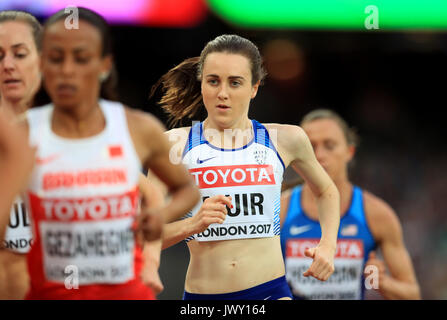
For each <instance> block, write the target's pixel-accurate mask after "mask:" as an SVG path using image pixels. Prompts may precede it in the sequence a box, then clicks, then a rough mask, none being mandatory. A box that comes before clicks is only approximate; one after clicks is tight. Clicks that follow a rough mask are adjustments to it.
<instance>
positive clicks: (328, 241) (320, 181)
mask: <svg viewBox="0 0 447 320" xmlns="http://www.w3.org/2000/svg"><path fill="white" fill-rule="evenodd" d="M277 128H278V146H279V149H280V150H282V151H283V154H284V158H285V164H286V165H288V164H291V165H292V167H293V168H294V169H295V171H296V172H297V173H298V174H299V175H300V176H301V177H302V178H303V179H304V180H305V181H306V183H307V184H308V185H309V186H310V189H311V190H312V192H313V194H314V196H315V198H316V201H317V207H318V213H319V220H320V225H321V232H322V235H321V239H320V243H319V245H318V246H317V247H316V248H314V249H310V250H306V252H307V253H306V255H307V256H308V257H311V258H313V259H314V261H313V263H312V265H311V266H310V268H309V270H307V271H306V272H305V273H304V276H309V275H311V276H313V277H315V278H317V279H319V280H322V281H325V280H327V279H328V278H329V276H330V275H331V274H332V273H333V272H334V255H335V249H336V244H337V234H338V227H339V224H340V195H339V192H338V190H337V187H336V186H335V184H334V182H333V181H332V180H331V179H330V177H329V175H328V174H327V173H326V171H324V169H323V168H322V167H321V165H320V163H319V162H318V161H317V159H316V157H315V154H314V152H313V149H312V145H311V143H310V141H309V138H308V137H307V135H306V133H305V132H304V130H303V129H301V128H300V127H298V126H291V125H280V126H278V127H277Z"/></svg>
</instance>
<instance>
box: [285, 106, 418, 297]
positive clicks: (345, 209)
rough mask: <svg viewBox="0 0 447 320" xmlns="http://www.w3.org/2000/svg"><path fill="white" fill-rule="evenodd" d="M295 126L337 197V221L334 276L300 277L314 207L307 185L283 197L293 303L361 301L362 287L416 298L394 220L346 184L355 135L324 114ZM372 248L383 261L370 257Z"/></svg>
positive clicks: (314, 224) (314, 223)
mask: <svg viewBox="0 0 447 320" xmlns="http://www.w3.org/2000/svg"><path fill="white" fill-rule="evenodd" d="M301 127H302V128H303V129H304V131H305V132H306V134H307V135H308V137H309V139H310V141H311V143H312V146H313V148H314V151H315V155H316V156H317V159H318V161H319V162H320V164H321V165H322V167H323V168H324V169H325V170H326V171H327V173H328V174H329V176H330V177H331V178H332V180H333V181H334V182H335V184H336V186H337V188H338V190H339V192H340V205H341V210H340V213H341V220H340V228H339V233H338V238H337V239H338V240H337V250H336V254H335V259H334V266H335V271H334V274H333V275H332V277H331V278H329V279H328V281H326V282H321V281H318V280H317V279H314V278H311V277H306V276H305V275H303V273H304V271H305V270H307V268H308V267H309V264H310V263H311V261H312V259H310V258H308V257H309V251H308V248H312V247H315V246H316V245H317V243H318V239H319V238H320V237H321V228H320V224H319V221H318V208H317V203H316V202H315V199H314V196H313V194H312V192H311V191H310V189H309V186H308V185H307V183H304V184H303V185H299V186H296V187H295V188H293V189H289V190H287V191H285V192H284V193H283V195H282V198H281V226H282V229H281V247H282V251H283V256H284V259H285V266H286V278H287V281H288V283H289V285H290V287H291V290H292V293H293V295H294V298H296V299H363V298H364V293H365V283H366V285H367V286H368V288H374V289H377V290H378V291H379V292H380V293H381V294H382V295H383V297H384V298H386V299H419V298H420V292H419V286H418V284H417V280H416V277H415V273H414V270H413V266H412V263H411V259H410V256H409V254H408V252H407V249H406V248H405V244H404V241H403V237H402V229H401V225H400V222H399V219H398V217H397V216H396V214H395V212H394V211H393V209H392V208H391V207H390V206H389V205H388V204H387V203H386V202H385V201H383V200H382V199H380V198H378V197H376V196H374V195H373V194H371V193H369V192H367V191H366V190H362V189H361V188H359V187H357V186H354V185H352V183H351V182H350V181H349V178H348V164H349V162H350V161H351V160H352V158H353V156H354V153H355V148H356V144H357V136H356V135H355V133H354V132H353V131H352V130H351V129H350V128H349V127H348V125H347V124H346V122H345V121H344V120H343V119H342V118H341V117H340V116H339V115H338V114H336V113H335V112H333V111H331V110H326V109H319V110H315V111H312V112H310V113H309V114H307V115H306V116H305V117H304V118H303V121H302V122H301ZM376 248H380V249H381V251H382V253H383V257H384V260H385V261H382V260H379V259H378V258H377V257H376V253H375V250H376ZM368 265H370V266H369V267H367V268H366V269H365V267H366V266H368ZM386 269H388V271H389V273H387V272H386ZM364 272H365V273H364ZM377 276H378V277H377Z"/></svg>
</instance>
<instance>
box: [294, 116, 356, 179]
mask: <svg viewBox="0 0 447 320" xmlns="http://www.w3.org/2000/svg"><path fill="white" fill-rule="evenodd" d="M302 128H303V129H304V131H305V132H306V134H307V136H308V137H309V140H310V142H311V143H312V146H313V148H314V152H315V155H316V157H317V160H318V162H320V164H321V165H322V167H323V168H324V169H325V170H326V172H327V173H328V174H329V176H330V177H331V178H332V179H333V180H337V178H339V177H340V176H341V175H344V174H347V167H348V163H349V161H351V159H352V157H353V156H354V151H355V148H354V147H353V146H349V145H348V143H347V140H346V137H345V135H344V133H343V130H342V129H341V128H340V126H339V125H338V124H337V122H335V121H334V120H332V119H317V120H313V121H311V122H307V123H305V124H303V126H302Z"/></svg>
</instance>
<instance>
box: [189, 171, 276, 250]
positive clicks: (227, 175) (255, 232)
mask: <svg viewBox="0 0 447 320" xmlns="http://www.w3.org/2000/svg"><path fill="white" fill-rule="evenodd" d="M190 173H191V174H192V175H193V177H194V178H195V180H196V184H197V185H198V186H199V187H200V189H201V194H202V202H201V203H199V204H198V205H197V206H196V207H195V208H194V209H193V211H192V212H193V214H196V213H197V212H198V211H199V209H200V207H201V205H202V203H203V201H205V200H206V199H207V198H209V197H212V196H215V195H219V194H223V195H226V196H231V198H232V204H233V208H229V207H227V211H228V214H227V216H226V218H225V221H224V223H223V224H211V225H210V226H209V227H208V228H207V229H206V230H205V231H203V232H201V233H199V234H196V235H195V236H194V239H196V240H197V241H216V240H234V239H246V238H265V237H272V236H274V235H275V230H276V228H275V226H276V225H275V216H278V215H277V213H279V196H278V204H277V205H275V202H274V201H272V199H271V198H272V196H273V194H275V193H276V191H277V187H276V182H275V176H274V172H273V168H272V166H271V165H233V166H216V167H204V168H197V169H190ZM277 220H278V221H277V222H278V223H277V224H278V225H279V216H278V219H277ZM278 228H279V226H278Z"/></svg>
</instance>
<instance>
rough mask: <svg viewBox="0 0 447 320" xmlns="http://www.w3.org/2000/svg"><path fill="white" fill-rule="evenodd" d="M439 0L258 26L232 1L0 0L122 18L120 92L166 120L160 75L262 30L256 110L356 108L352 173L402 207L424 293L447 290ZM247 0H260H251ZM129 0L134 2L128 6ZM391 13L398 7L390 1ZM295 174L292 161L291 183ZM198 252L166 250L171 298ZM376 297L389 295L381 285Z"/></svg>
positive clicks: (278, 115) (442, 9) (264, 117)
mask: <svg viewBox="0 0 447 320" xmlns="http://www.w3.org/2000/svg"><path fill="white" fill-rule="evenodd" d="M318 1H320V0H318ZM318 1H315V5H316V6H318ZM337 1H338V2H339V9H340V10H338V11H337V10H335V11H334V12H333V14H332V15H331V14H330V13H329V17H331V16H332V17H340V16H343V15H344V14H346V15H349V14H350V13H348V12H349V11H348V10H344V8H343V6H344V5H346V3H347V1H343V0H334V1H333V2H337ZM430 1H431V2H433V4H435V5H436V4H437V5H438V6H439V7H438V8H432V9H434V10H437V11H438V16H440V17H441V18H444V19H443V20H445V21H444V25H443V24H442V23H439V22H437V21H435V20H436V19H435V18H433V17H429V16H428V17H427V18H426V19H425V20H423V19H422V21H421V22H418V21H416V20H415V18H414V16H410V15H408V17H406V14H408V13H407V12H406V11H405V10H404V8H403V7H402V12H403V13H402V15H399V10H397V13H396V16H397V17H398V19H397V20H396V21H398V22H397V24H396V25H395V26H393V25H391V24H390V25H389V27H387V25H386V24H385V26H384V27H383V26H382V25H381V14H382V12H381V4H382V2H381V1H373V0H372V1H364V0H362V1H360V2H361V4H362V5H363V7H362V8H365V7H366V6H367V5H370V4H375V3H376V4H377V8H378V27H379V29H367V28H366V27H365V25H364V21H365V20H366V19H367V18H368V16H369V15H368V13H365V12H364V11H360V12H358V11H357V13H355V14H356V15H358V16H357V17H356V18H357V20H356V22H354V24H351V25H343V24H341V25H340V24H337V23H338V22H337V21H331V19H328V18H327V17H323V18H320V20H318V18H317V14H316V18H315V19H314V20H313V21H317V22H318V23H315V25H299V19H298V18H297V20H296V21H295V22H297V25H293V23H292V25H290V24H289V25H281V21H282V20H281V19H280V18H279V19H278V20H276V21H273V22H271V21H270V22H269V23H270V24H269V25H263V24H262V23H263V22H262V18H261V20H260V22H256V24H253V25H250V24H249V23H241V22H240V21H239V20H232V19H231V17H230V15H229V14H228V13H223V12H224V11H222V10H221V9H222V8H223V5H222V3H224V1H219V0H208V1H207V0H158V1H157V0H130V1H121V0H120V1H116V2H115V1H112V2H113V3H114V4H113V5H111V3H112V2H110V1H101V0H96V1H94V0H90V1H85V0H79V1H75V0H73V1H64V0H41V1H35V0H34V1H29V0H13V1H11V0H0V10H3V9H22V10H26V11H29V12H31V13H34V14H35V15H37V16H38V18H39V20H41V21H43V20H44V19H45V17H46V16H48V14H49V13H51V12H54V11H55V10H56V9H61V8H64V7H66V6H67V5H77V6H85V7H89V8H91V9H94V10H96V11H97V12H98V13H101V14H103V15H105V16H106V18H107V20H108V21H109V22H110V23H111V24H112V32H113V36H114V48H115V61H116V66H117V70H118V74H119V96H120V100H121V101H123V102H124V103H126V104H128V105H130V106H132V107H136V108H140V109H143V110H145V111H148V112H151V113H153V114H154V115H156V116H157V117H158V118H159V119H161V120H162V121H163V122H165V123H166V116H165V115H164V114H163V112H162V111H161V110H160V108H159V107H158V106H157V105H156V101H157V96H156V97H155V98H154V99H151V100H149V99H148V95H149V91H150V88H151V86H152V85H153V84H154V83H155V82H156V81H157V80H158V78H159V77H160V76H161V75H162V74H163V73H164V72H166V71H167V70H168V69H169V68H171V67H173V66H174V65H175V64H177V63H179V62H181V61H182V60H183V59H185V58H187V57H192V56H197V55H199V54H200V51H201V49H202V48H203V46H204V45H205V44H206V42H208V41H209V40H211V39H213V38H214V37H215V36H217V35H220V34H223V33H237V34H239V35H241V36H244V37H247V38H249V39H251V40H252V41H254V42H255V43H256V44H257V45H258V46H259V48H260V50H261V53H262V54H263V55H264V58H265V65H266V67H267V71H268V72H269V76H268V78H267V79H266V81H265V84H264V86H263V87H261V88H260V91H259V93H258V96H257V97H256V98H255V100H254V101H253V103H252V105H251V108H250V114H249V115H250V117H252V118H255V119H257V120H259V121H261V122H278V123H289V124H298V123H299V121H300V120H301V118H302V116H303V115H304V114H305V113H307V112H308V111H310V110H312V109H314V108H320V107H325V108H331V109H333V110H335V111H337V112H338V113H340V114H341V115H342V116H343V117H344V118H345V119H347V121H348V122H349V124H350V125H352V126H354V127H355V128H356V129H357V132H358V133H359V135H360V137H361V143H360V146H359V148H358V150H357V155H356V158H355V164H354V166H353V167H352V168H351V172H350V175H351V178H352V181H353V182H354V183H355V184H357V185H360V186H362V187H364V188H365V189H367V190H369V191H371V192H373V193H374V194H376V195H378V196H379V197H381V198H383V199H384V200H385V201H387V202H388V203H389V204H390V205H391V206H392V207H393V208H394V209H395V211H396V212H397V214H398V216H399V218H400V221H401V223H402V226H403V232H404V237H405V243H406V246H407V248H408V251H409V252H410V255H411V257H412V261H413V264H414V267H415V270H416V274H417V278H418V281H419V284H420V286H421V290H422V297H423V299H447V272H446V270H447V268H446V267H447V219H446V212H445V210H446V209H447V188H446V181H447V170H446V167H447V148H446V141H445V140H444V139H445V138H444V137H445V135H444V134H443V133H444V130H445V118H444V117H443V116H442V114H441V111H442V109H443V108H445V107H446V103H445V91H444V90H445V74H446V71H447V68H446V67H447V59H446V58H447V34H446V30H447V5H444V4H442V2H439V1H436V0H430ZM229 2H231V1H229ZM244 2H246V3H249V2H251V1H250V0H245V1H239V3H244ZM395 2H396V3H397V4H396V5H398V2H401V1H400V0H395ZM116 3H118V4H119V5H116ZM123 3H127V6H123V7H119V6H120V5H122V4H123ZM235 3H238V2H235ZM253 3H254V6H253V7H251V8H250V7H249V6H248V7H244V6H242V7H240V8H238V6H236V5H234V3H232V5H233V7H232V8H230V13H238V14H241V16H242V17H243V16H244V15H245V16H247V17H252V16H253V17H255V16H256V14H255V13H256V10H255V9H256V7H255V6H256V2H253ZM257 3H258V5H259V6H261V5H266V6H267V5H272V4H275V5H274V6H272V7H271V8H272V9H270V10H273V9H274V8H281V5H284V6H286V5H287V6H291V4H292V3H298V4H299V3H301V2H300V1H295V2H293V1H287V0H277V1H258V2H257ZM114 6H116V8H115V11H113V9H114ZM139 6H142V7H141V8H140V7H139ZM424 6H425V5H424ZM123 8H128V9H129V12H126V11H125V10H123ZM143 8H145V9H143ZM321 8H324V7H321ZM286 9H288V11H290V10H289V8H287V7H286ZM299 9H301V8H299ZM397 9H398V7H397ZM238 10H240V11H238ZM286 11H287V10H286ZM423 14H424V12H423V10H422V13H420V15H423ZM384 16H385V17H386V18H388V17H387V16H386V11H385V13H384ZM310 20H311V21H312V19H310ZM399 21H400V22H399ZM415 21H416V22H418V23H419V24H418V23H416V22H415ZM412 22H414V23H413V24H412ZM431 22H433V23H431ZM396 26H397V27H396ZM196 120H199V119H196ZM185 124H187V125H189V123H185ZM295 178H296V175H295V174H294V173H293V172H291V171H290V170H288V171H287V172H286V176H285V181H286V182H290V181H293V180H294V179H295ZM188 259H189V253H188V250H187V247H186V245H185V244H184V243H180V244H178V245H176V246H173V247H171V248H169V249H167V250H165V251H163V253H162V258H161V266H160V275H161V278H162V281H163V283H164V285H165V290H164V292H162V293H161V294H160V295H159V299H180V298H181V296H182V293H183V282H184V277H185V273H186V268H187V264H188ZM367 296H368V297H369V298H380V297H379V296H378V295H377V294H375V293H369V294H368V295H367Z"/></svg>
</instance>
